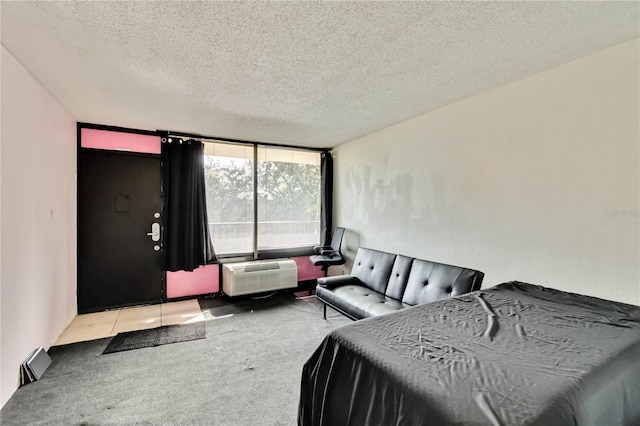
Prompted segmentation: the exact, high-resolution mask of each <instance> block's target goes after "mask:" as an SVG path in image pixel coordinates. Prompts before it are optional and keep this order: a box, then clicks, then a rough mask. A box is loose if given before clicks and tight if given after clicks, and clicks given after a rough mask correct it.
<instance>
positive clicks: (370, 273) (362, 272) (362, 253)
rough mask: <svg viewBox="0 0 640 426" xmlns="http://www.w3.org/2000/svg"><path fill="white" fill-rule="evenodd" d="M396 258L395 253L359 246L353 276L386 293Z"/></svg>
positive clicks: (352, 271)
mask: <svg viewBox="0 0 640 426" xmlns="http://www.w3.org/2000/svg"><path fill="white" fill-rule="evenodd" d="M395 258H396V255H395V254H391V253H386V252H382V251H378V250H373V249H367V248H359V249H358V253H357V254H356V258H355V259H354V260H353V267H352V268H351V276H354V277H356V278H358V279H359V280H360V281H362V282H363V283H366V286H367V287H369V288H371V289H372V290H375V291H377V292H378V293H381V294H385V291H386V289H387V283H388V282H389V276H390V275H391V268H392V267H393V261H394V260H395Z"/></svg>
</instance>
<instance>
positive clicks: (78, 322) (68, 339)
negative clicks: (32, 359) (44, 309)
mask: <svg viewBox="0 0 640 426" xmlns="http://www.w3.org/2000/svg"><path fill="white" fill-rule="evenodd" d="M204 320H205V316H204V314H203V312H202V310H201V309H200V305H199V304H198V300H197V299H191V300H183V301H180V302H170V303H162V304H159V305H149V306H140V307H133V308H124V309H119V310H114V311H106V312H96V313H93V314H83V315H77V316H76V317H75V318H74V319H73V321H71V324H69V325H68V326H67V328H66V329H65V330H64V331H63V332H62V334H61V335H60V337H58V340H57V341H56V343H55V344H54V346H59V345H66V344H68V343H75V342H84V341H86V340H94V339H102V338H105V337H111V336H115V335H116V334H118V333H122V332H125V331H134V330H144V329H147V328H155V327H160V326H163V325H173V324H187V323H191V322H197V321H204Z"/></svg>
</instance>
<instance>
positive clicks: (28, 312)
mask: <svg viewBox="0 0 640 426" xmlns="http://www.w3.org/2000/svg"><path fill="white" fill-rule="evenodd" d="M1 59H2V146H1V150H2V155H1V157H0V159H1V167H0V170H1V176H2V177H1V179H0V182H1V185H2V204H1V208H2V213H1V215H0V218H1V225H0V228H1V229H2V233H1V240H2V244H1V249H0V250H1V253H2V269H1V281H0V284H1V287H0V297H1V302H0V306H1V314H0V318H1V320H0V324H1V330H0V332H1V334H0V345H1V346H0V347H1V356H0V358H1V359H2V360H1V361H0V377H1V382H2V383H1V388H0V392H1V394H0V402H1V405H4V404H5V402H6V401H7V400H8V399H9V398H10V397H11V395H12V394H13V393H14V392H15V390H16V389H17V387H18V384H19V366H20V363H21V362H22V361H23V359H24V358H25V357H26V356H27V355H28V354H29V352H30V351H31V350H32V349H35V348H36V347H40V346H43V347H44V348H45V349H48V348H49V346H50V345H52V344H53V343H54V342H55V340H56V339H57V338H58V336H59V335H60V333H61V332H62V331H63V330H64V328H65V327H66V326H67V325H68V324H69V322H70V321H71V320H72V319H73V317H74V316H75V314H76V123H75V120H74V119H73V118H72V117H71V116H70V115H69V114H68V113H67V112H66V111H65V110H64V109H63V108H62V107H61V106H60V105H59V104H58V103H57V102H56V101H55V100H54V99H53V98H52V97H51V96H50V95H49V94H48V93H47V92H45V90H44V89H43V88H42V86H41V85H40V84H39V83H38V82H37V81H35V80H34V79H33V77H32V76H31V75H30V74H29V73H28V72H27V71H26V70H25V69H24V68H23V67H22V65H20V64H19V63H18V61H17V60H16V59H15V58H14V57H13V56H12V55H11V53H9V52H8V51H7V50H6V49H5V48H4V47H2V56H1Z"/></svg>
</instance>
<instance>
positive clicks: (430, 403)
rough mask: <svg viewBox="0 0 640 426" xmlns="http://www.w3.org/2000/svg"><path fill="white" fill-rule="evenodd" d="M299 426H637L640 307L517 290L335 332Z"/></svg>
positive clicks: (314, 364) (505, 287)
mask: <svg viewBox="0 0 640 426" xmlns="http://www.w3.org/2000/svg"><path fill="white" fill-rule="evenodd" d="M298 423H299V424H300V425H304V426H308V425H327V426H329V425H331V426H335V425H454V424H455V425H505V426H506V425H545V426H546V425H594V426H595V425H597V426H601V425H602V426H604V425H640V307H637V306H632V305H625V304H621V303H615V302H610V301H606V300H601V299H597V298H592V297H587V296H581V295H577V294H571V293H565V292H561V291H557V290H552V289H548V288H544V287H540V286H534V285H530V284H524V283H518V282H512V283H506V284H501V285H499V286H496V287H493V288H491V289H488V290H482V291H479V292H475V293H471V294H468V295H464V296H460V297H457V298H454V299H447V300H442V301H439V302H434V303H431V304H427V305H422V306H416V307H413V308H409V309H405V310H403V311H400V312H397V313H393V314H389V315H383V316H380V317H375V318H371V319H367V320H362V321H358V322H355V323H353V324H349V325H347V326H344V327H341V328H339V329H336V330H334V331H333V332H332V333H330V334H329V335H328V336H327V338H326V339H325V340H324V342H323V343H322V344H321V346H320V347H319V348H318V349H317V350H316V352H315V353H314V354H313V355H312V356H311V358H310V359H309V360H308V361H307V363H306V364H305V366H304V369H303V373H302V389H301V395H300V406H299V413H298Z"/></svg>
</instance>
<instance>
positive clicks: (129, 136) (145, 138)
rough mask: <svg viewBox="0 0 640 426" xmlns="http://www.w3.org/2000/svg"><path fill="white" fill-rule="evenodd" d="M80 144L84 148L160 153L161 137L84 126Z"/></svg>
mask: <svg viewBox="0 0 640 426" xmlns="http://www.w3.org/2000/svg"><path fill="white" fill-rule="evenodd" d="M80 146H81V147H82V148H93V149H108V150H112V151H131V152H144V153H148V154H160V137H159V136H149V135H139V134H137V133H125V132H112V131H109V130H97V129H87V128H83V129H81V131H80Z"/></svg>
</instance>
